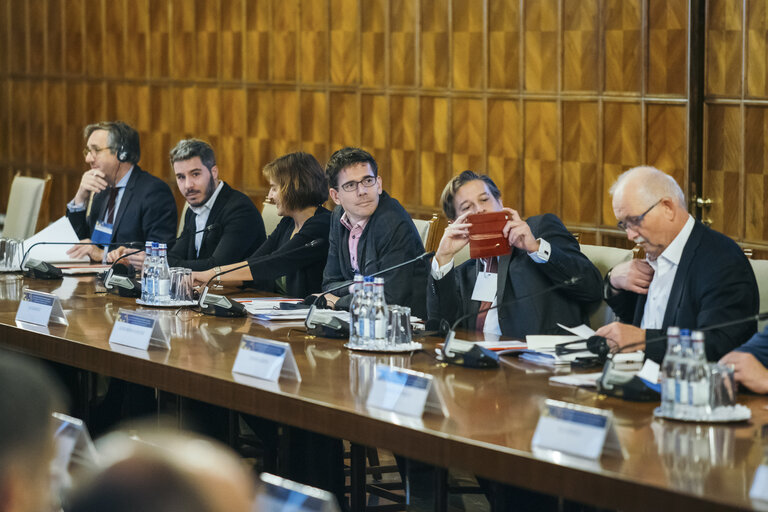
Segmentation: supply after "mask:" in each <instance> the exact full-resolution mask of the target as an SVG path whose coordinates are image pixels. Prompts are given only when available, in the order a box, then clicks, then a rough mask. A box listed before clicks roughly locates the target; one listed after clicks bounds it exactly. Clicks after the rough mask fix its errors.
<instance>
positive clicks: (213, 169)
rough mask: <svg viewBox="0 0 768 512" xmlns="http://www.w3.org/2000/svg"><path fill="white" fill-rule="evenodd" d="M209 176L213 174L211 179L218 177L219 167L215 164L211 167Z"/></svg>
mask: <svg viewBox="0 0 768 512" xmlns="http://www.w3.org/2000/svg"><path fill="white" fill-rule="evenodd" d="M211 176H213V179H215V180H218V179H219V168H218V167H217V166H215V165H214V166H213V167H211Z"/></svg>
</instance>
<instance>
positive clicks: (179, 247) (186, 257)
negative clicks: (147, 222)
mask: <svg viewBox="0 0 768 512" xmlns="http://www.w3.org/2000/svg"><path fill="white" fill-rule="evenodd" d="M214 224H215V226H214V227H213V228H211V230H210V231H206V232H204V233H203V241H202V243H201V244H200V254H199V255H197V254H196V251H195V231H197V225H196V223H195V212H193V211H192V210H191V209H188V210H187V213H186V215H185V217H184V231H183V232H182V234H181V236H180V237H179V238H178V240H176V243H175V244H174V246H173V248H172V249H171V250H170V251H169V252H168V264H169V265H170V266H172V267H185V268H191V269H192V270H196V271H197V270H208V269H210V268H213V267H215V266H217V265H228V264H229V263H236V262H238V261H243V260H244V259H245V258H246V257H247V256H248V255H249V254H252V253H253V251H255V250H256V249H257V248H258V247H259V246H260V245H261V244H263V243H264V240H266V238H267V235H266V233H265V232H264V221H263V220H262V219H261V214H260V213H259V210H258V209H257V208H256V206H255V205H254V204H253V202H252V201H251V200H250V199H249V198H248V196H246V195H245V194H243V193H242V192H239V191H237V190H234V189H233V188H232V187H230V186H229V185H227V184H226V183H224V185H223V186H222V188H221V192H219V195H218V196H217V197H216V201H215V202H214V203H213V208H211V213H210V215H208V220H207V221H206V223H205V225H206V227H207V226H211V225H214Z"/></svg>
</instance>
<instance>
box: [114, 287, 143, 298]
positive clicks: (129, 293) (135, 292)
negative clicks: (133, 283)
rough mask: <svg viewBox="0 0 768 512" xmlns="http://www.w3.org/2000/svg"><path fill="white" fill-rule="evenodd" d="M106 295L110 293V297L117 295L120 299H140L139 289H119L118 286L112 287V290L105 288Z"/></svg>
mask: <svg viewBox="0 0 768 512" xmlns="http://www.w3.org/2000/svg"><path fill="white" fill-rule="evenodd" d="M107 293H111V294H112V295H118V296H120V297H129V298H132V299H138V298H139V297H141V289H139V288H132V289H127V288H121V287H119V286H113V287H112V288H107Z"/></svg>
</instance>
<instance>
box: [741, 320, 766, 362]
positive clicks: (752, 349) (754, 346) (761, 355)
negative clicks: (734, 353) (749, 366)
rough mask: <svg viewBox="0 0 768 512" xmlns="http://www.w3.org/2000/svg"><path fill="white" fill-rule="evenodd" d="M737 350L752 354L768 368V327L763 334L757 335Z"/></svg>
mask: <svg viewBox="0 0 768 512" xmlns="http://www.w3.org/2000/svg"><path fill="white" fill-rule="evenodd" d="M736 350H738V351H739V352H747V353H749V354H752V355H753V356H755V358H756V359H757V360H758V361H760V363H761V364H762V365H763V366H765V367H766V368H768V326H766V328H765V329H763V331H762V332H758V333H755V335H754V336H752V337H751V338H750V339H749V341H748V342H746V343H745V344H743V345H742V346H740V347H739V348H737V349H736Z"/></svg>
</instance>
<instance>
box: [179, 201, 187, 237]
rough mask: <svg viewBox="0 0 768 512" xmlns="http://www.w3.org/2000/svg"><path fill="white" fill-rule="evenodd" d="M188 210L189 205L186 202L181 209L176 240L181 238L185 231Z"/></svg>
mask: <svg viewBox="0 0 768 512" xmlns="http://www.w3.org/2000/svg"><path fill="white" fill-rule="evenodd" d="M187 210H189V203H188V202H186V201H184V208H182V209H181V215H180V216H179V227H178V229H177V230H176V238H179V237H180V236H181V232H182V231H184V219H185V218H186V217H187Z"/></svg>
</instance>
